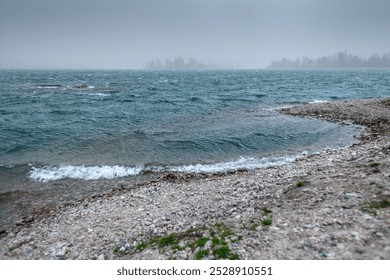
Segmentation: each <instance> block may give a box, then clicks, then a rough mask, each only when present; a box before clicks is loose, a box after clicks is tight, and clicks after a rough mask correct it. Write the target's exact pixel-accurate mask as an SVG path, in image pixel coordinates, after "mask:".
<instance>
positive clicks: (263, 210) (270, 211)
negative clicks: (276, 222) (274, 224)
mask: <svg viewBox="0 0 390 280" xmlns="http://www.w3.org/2000/svg"><path fill="white" fill-rule="evenodd" d="M261 210H262V213H263V215H268V214H271V213H272V210H270V209H268V208H267V207H264V208H263V209H261Z"/></svg>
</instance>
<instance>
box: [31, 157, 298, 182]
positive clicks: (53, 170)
mask: <svg viewBox="0 0 390 280" xmlns="http://www.w3.org/2000/svg"><path fill="white" fill-rule="evenodd" d="M294 160H295V157H277V158H244V157H242V158H240V159H238V160H235V161H229V162H220V163H215V164H195V165H182V166H148V167H144V166H136V167H125V166H118V165H116V166H84V165H76V166H74V165H66V166H59V167H58V166H44V167H41V168H36V167H33V168H32V170H31V171H30V174H29V176H30V179H32V180H34V181H40V182H49V181H54V180H60V179H66V178H70V179H79V180H98V179H114V178H120V177H126V176H134V175H139V174H141V173H142V172H144V171H152V172H175V173H176V172H177V173H219V172H228V171H235V170H239V169H258V168H267V167H270V166H279V165H284V164H289V163H291V162H293V161H294Z"/></svg>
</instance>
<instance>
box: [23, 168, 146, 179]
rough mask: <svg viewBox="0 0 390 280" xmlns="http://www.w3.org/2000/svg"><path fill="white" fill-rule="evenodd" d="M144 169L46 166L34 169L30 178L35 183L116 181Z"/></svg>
mask: <svg viewBox="0 0 390 280" xmlns="http://www.w3.org/2000/svg"><path fill="white" fill-rule="evenodd" d="M143 169H144V168H143V167H142V166H137V167H124V166H118V165H115V166H84V165H76V166H74V165H66V166H60V167H57V166H45V167H42V168H35V167H33V168H32V170H31V172H30V178H31V179H32V180H35V181H40V182H48V181H54V180H60V179H65V178H71V179H81V180H97V179H114V178H119V177H125V176H131V175H138V174H140V173H141V172H142V170H143Z"/></svg>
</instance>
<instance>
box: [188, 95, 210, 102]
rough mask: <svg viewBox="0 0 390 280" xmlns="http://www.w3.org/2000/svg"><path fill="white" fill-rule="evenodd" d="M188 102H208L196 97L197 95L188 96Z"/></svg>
mask: <svg viewBox="0 0 390 280" xmlns="http://www.w3.org/2000/svg"><path fill="white" fill-rule="evenodd" d="M189 101H190V102H198V103H208V102H206V101H205V100H204V99H202V98H200V97H197V96H192V97H190V98H189Z"/></svg>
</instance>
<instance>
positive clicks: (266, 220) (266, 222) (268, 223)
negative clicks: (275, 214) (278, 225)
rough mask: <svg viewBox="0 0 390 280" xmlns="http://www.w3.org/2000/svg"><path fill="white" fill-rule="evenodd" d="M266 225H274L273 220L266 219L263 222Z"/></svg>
mask: <svg viewBox="0 0 390 280" xmlns="http://www.w3.org/2000/svg"><path fill="white" fill-rule="evenodd" d="M261 223H262V224H263V225H264V226H270V225H272V220H271V219H265V220H263V221H262V222H261Z"/></svg>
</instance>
